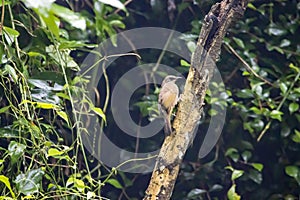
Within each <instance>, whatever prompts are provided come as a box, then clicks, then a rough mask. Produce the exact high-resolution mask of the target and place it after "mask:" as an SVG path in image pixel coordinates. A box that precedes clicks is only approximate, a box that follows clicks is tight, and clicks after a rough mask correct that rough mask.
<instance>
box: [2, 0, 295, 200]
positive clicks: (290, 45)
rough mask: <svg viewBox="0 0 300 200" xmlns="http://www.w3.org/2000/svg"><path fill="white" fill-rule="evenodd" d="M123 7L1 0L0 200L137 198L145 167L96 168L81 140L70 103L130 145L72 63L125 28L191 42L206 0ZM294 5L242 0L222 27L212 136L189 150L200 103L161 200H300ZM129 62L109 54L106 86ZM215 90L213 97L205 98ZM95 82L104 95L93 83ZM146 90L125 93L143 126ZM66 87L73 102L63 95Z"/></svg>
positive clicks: (153, 95) (146, 145) (144, 57)
mask: <svg viewBox="0 0 300 200" xmlns="http://www.w3.org/2000/svg"><path fill="white" fill-rule="evenodd" d="M103 2H104V3H103ZM123 3H124V4H120V2H118V1H103V0H84V1H76V0H74V1H73V0H67V1H64V0H59V1H55V2H54V1H50V0H47V1H46V0H43V1H36V2H33V1H30V0H22V1H21V0H5V1H2V2H1V24H3V26H2V27H1V32H0V33H1V41H0V191H1V192H0V195H1V199H3V198H5V199H21V198H33V199H77V198H82V199H99V198H100V197H102V198H103V199H106V198H107V199H108V198H109V199H141V198H142V196H143V194H144V191H145V189H146V187H147V184H148V181H149V178H150V174H146V175H141V174H128V173H122V172H119V171H117V169H108V168H106V167H105V166H102V165H101V164H100V163H98V162H97V160H95V159H93V157H91V156H90V155H89V153H88V152H86V151H85V149H84V147H83V146H82V143H81V138H80V134H78V131H79V130H78V129H77V128H76V120H77V119H76V117H74V115H73V114H72V108H73V107H74V103H79V104H80V103H82V104H84V103H85V104H87V105H88V106H89V109H90V112H91V113H94V114H97V115H99V117H101V118H102V119H103V120H106V121H107V126H105V128H104V129H105V131H106V132H107V133H108V134H109V135H110V137H111V139H112V140H113V141H116V143H120V144H122V145H123V146H125V147H126V148H127V149H128V150H135V147H136V145H137V143H136V140H135V139H132V138H126V136H123V134H122V132H121V131H120V130H118V129H117V128H116V126H114V122H113V120H112V119H111V117H110V110H109V109H106V108H105V101H104V100H103V99H104V98H101V101H100V103H99V105H97V107H95V106H94V105H92V104H91V102H92V101H91V100H90V99H88V98H87V97H86V96H85V90H84V85H85V84H86V82H87V81H88V80H87V79H85V78H83V77H81V76H78V74H77V72H78V71H80V67H79V66H80V64H81V63H82V61H83V59H84V58H85V56H86V55H87V54H88V53H89V52H90V51H91V50H92V48H93V47H95V46H96V44H98V43H100V42H101V41H103V40H104V39H105V38H108V37H111V36H112V35H114V34H115V33H118V32H120V31H122V30H125V29H131V28H137V27H144V26H158V27H166V28H171V29H175V30H177V31H180V32H182V33H184V35H183V38H184V39H185V41H186V43H187V45H188V47H189V48H190V49H192V48H193V46H194V44H195V41H196V38H197V36H198V34H199V31H200V28H201V22H202V20H203V18H204V16H205V14H206V13H207V12H208V10H209V9H210V6H211V5H212V4H214V3H215V1H197V0H195V1H181V0H176V1H175V4H176V7H177V9H176V10H175V11H174V12H172V10H169V11H168V5H167V2H165V1H162V0H151V1H148V0H139V1H137V0H135V1H130V0H128V1H126V2H125V1H123ZM124 5H125V7H124ZM299 11H300V3H299V2H298V1H297V0H291V1H290V0H273V1H251V3H250V4H249V6H248V9H247V11H246V13H245V16H244V18H243V19H241V20H239V21H237V22H236V23H235V25H234V26H232V27H231V29H230V31H229V32H228V35H227V38H226V40H225V41H224V44H223V48H222V53H221V58H220V61H219V62H218V63H217V66H218V69H219V70H220V72H221V74H222V77H223V80H224V82H225V85H220V84H219V83H213V86H212V88H213V89H212V90H211V91H209V93H208V96H207V99H206V101H207V105H209V103H212V102H214V103H216V104H217V105H219V106H220V107H222V108H223V109H227V117H226V123H225V127H224V129H223V132H222V136H221V138H220V140H219V142H218V144H217V145H216V147H215V148H214V149H213V151H212V152H211V153H210V154H209V155H208V156H207V157H205V158H203V159H200V160H199V159H198V158H197V150H198V148H199V145H200V144H201V133H203V132H205V130H206V129H207V126H208V123H209V119H210V116H212V115H215V114H217V113H216V111H215V110H212V109H210V108H209V106H207V110H206V111H205V113H206V115H205V119H204V120H203V123H202V124H201V127H200V130H199V134H198V136H197V138H196V139H195V142H194V144H193V146H192V147H191V148H190V150H189V151H188V153H187V155H186V158H185V160H184V163H183V165H182V169H181V173H180V175H179V177H178V180H177V184H176V187H175V189H174V193H173V199H239V198H240V197H242V198H243V199H255V198H256V199H298V198H300V159H299V151H300V144H299V143H300V126H299V123H300V112H299V98H300V81H299V76H300V67H299V66H300V63H299V60H300V59H299V58H300V47H299V44H300V43H299V40H300V38H299V34H300V30H299V25H300V19H299V18H300V12H299ZM138 53H139V54H140V56H141V61H140V62H142V63H143V62H144V63H147V62H150V61H151V62H158V57H159V55H160V53H161V52H159V51H154V50H149V51H148V50H145V51H141V52H138ZM137 62H138V61H136V60H134V59H132V58H126V57H125V58H122V59H120V60H117V61H116V63H115V68H114V69H115V70H110V71H108V72H107V74H108V77H109V83H110V85H112V86H113V85H114V83H115V82H116V81H117V79H118V77H119V76H121V75H122V74H123V73H124V72H126V70H128V69H130V67H129V66H132V65H131V64H132V63H137ZM120 63H122V67H120ZM161 63H163V64H166V65H169V66H174V67H175V68H176V69H177V70H179V71H181V72H182V73H183V74H186V73H187V70H188V68H187V67H185V66H181V64H180V58H175V59H174V56H173V55H168V56H164V57H163V59H162V61H161ZM250 69H251V70H250ZM157 73H159V71H158V72H157ZM77 83H82V84H81V86H78V84H77ZM222 88H224V89H225V92H223V93H222V96H221V97H220V98H211V95H210V94H211V93H213V92H216V90H221V89H222ZM98 89H99V91H100V92H101V94H103V93H104V95H103V96H106V95H108V96H109V94H106V90H105V84H99V88H98ZM155 89H156V88H155V87H154V86H151V87H149V90H145V88H141V89H140V90H138V91H137V92H136V94H135V95H134V98H133V99H132V103H133V104H132V108H131V112H132V116H133V118H134V119H135V120H136V121H137V123H140V124H144V123H147V122H148V120H149V115H148V114H149V110H151V109H149V108H151V106H153V105H155V103H156V99H157V90H155ZM74 94H75V95H78V96H80V97H81V96H82V97H83V101H82V102H74V99H72V95H74ZM154 107H155V106H154ZM226 107H227V108H226ZM104 113H106V115H104ZM202 137H203V136H202ZM162 140H163V134H160V135H158V136H157V137H155V138H153V139H151V140H148V141H141V142H143V143H142V144H143V145H140V147H139V148H140V150H141V151H143V150H148V149H155V148H157V147H159V146H160V144H161V142H162ZM124 141H126V143H124Z"/></svg>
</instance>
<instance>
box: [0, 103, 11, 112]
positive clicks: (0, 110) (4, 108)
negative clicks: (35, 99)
mask: <svg viewBox="0 0 300 200" xmlns="http://www.w3.org/2000/svg"><path fill="white" fill-rule="evenodd" d="M10 107H11V106H10V105H9V106H4V107H3V108H0V114H1V113H5V112H6V111H8V109H9V108H10Z"/></svg>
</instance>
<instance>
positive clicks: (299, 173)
mask: <svg viewBox="0 0 300 200" xmlns="http://www.w3.org/2000/svg"><path fill="white" fill-rule="evenodd" d="M285 173H286V174H287V175H289V176H291V177H293V178H294V179H295V180H296V181H297V182H298V185H299V186H300V169H299V167H297V166H295V165H289V166H286V167H285Z"/></svg>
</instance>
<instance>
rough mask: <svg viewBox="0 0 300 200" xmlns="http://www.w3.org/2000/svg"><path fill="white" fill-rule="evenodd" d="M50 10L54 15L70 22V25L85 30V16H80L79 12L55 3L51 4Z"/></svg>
mask: <svg viewBox="0 0 300 200" xmlns="http://www.w3.org/2000/svg"><path fill="white" fill-rule="evenodd" d="M50 11H51V12H53V13H54V14H55V15H56V16H59V17H60V18H62V19H64V20H65V21H66V22H68V23H70V25H71V26H73V27H75V28H78V29H81V30H85V29H86V21H85V18H84V17H82V16H80V14H78V13H75V12H73V11H72V10H70V9H68V8H66V7H63V6H60V5H58V4H56V3H54V4H52V5H51V9H50Z"/></svg>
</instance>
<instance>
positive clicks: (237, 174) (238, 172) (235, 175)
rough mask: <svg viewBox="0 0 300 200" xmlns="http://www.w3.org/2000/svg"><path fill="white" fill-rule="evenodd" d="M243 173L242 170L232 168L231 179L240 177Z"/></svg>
mask: <svg viewBox="0 0 300 200" xmlns="http://www.w3.org/2000/svg"><path fill="white" fill-rule="evenodd" d="M243 174H244V171H243V170H238V169H234V170H233V171H232V174H231V180H232V181H234V180H235V179H237V178H239V177H241V176H242V175H243Z"/></svg>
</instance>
